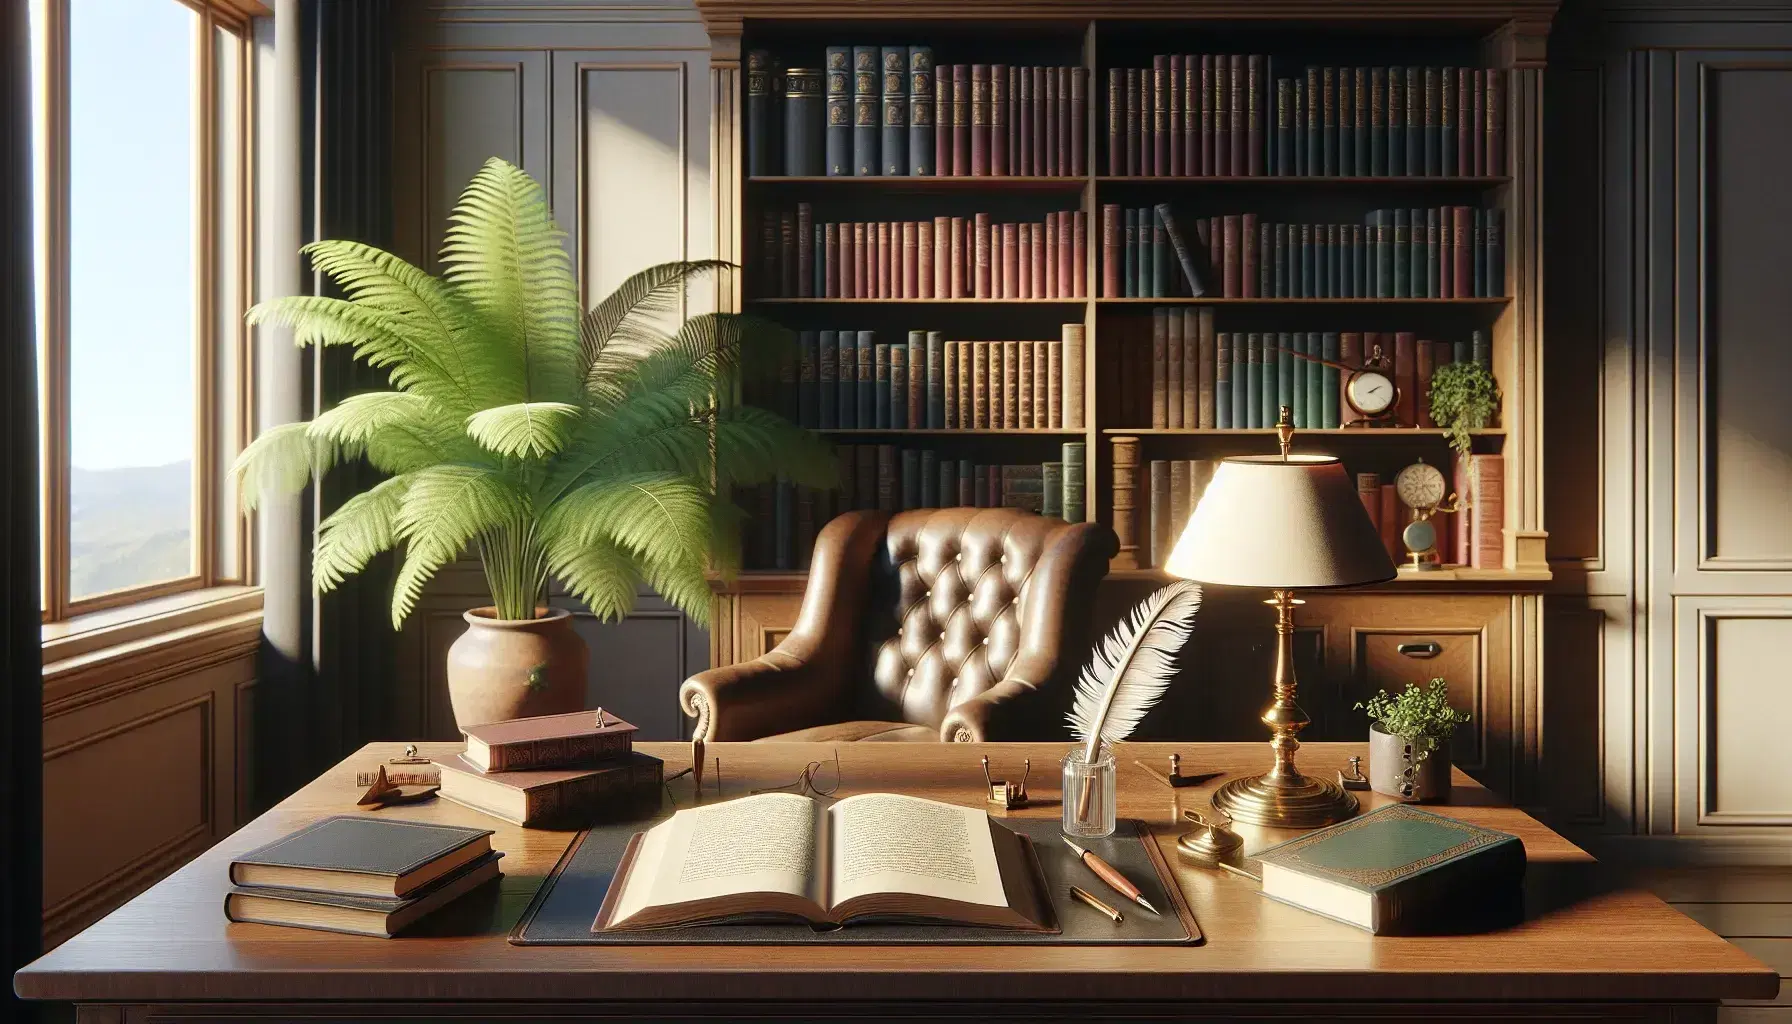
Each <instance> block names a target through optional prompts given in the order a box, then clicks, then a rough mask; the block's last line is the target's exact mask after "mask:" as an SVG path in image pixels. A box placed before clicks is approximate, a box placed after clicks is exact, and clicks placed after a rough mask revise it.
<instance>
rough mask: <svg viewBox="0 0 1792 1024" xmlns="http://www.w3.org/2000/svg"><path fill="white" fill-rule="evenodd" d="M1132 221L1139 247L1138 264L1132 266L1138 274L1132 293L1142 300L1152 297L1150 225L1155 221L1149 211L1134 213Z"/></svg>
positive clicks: (1142, 210)
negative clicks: (1136, 229)
mask: <svg viewBox="0 0 1792 1024" xmlns="http://www.w3.org/2000/svg"><path fill="white" fill-rule="evenodd" d="M1133 216H1134V220H1135V222H1136V223H1137V224H1138V235H1137V236H1136V238H1137V240H1138V246H1139V257H1138V262H1137V263H1136V264H1135V265H1134V266H1135V269H1136V270H1137V272H1138V275H1139V277H1138V280H1137V281H1136V282H1135V283H1134V285H1133V293H1134V294H1135V295H1137V296H1139V297H1140V298H1142V299H1148V298H1151V297H1152V291H1151V225H1152V223H1153V222H1154V221H1155V220H1156V219H1157V218H1156V217H1155V216H1154V215H1153V214H1152V212H1151V211H1150V210H1149V209H1140V210H1137V211H1135V212H1134V215H1133Z"/></svg>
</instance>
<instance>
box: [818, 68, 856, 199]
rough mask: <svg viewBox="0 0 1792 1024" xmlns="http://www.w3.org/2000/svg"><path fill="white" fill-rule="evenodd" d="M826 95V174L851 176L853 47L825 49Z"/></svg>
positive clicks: (824, 99) (824, 97)
mask: <svg viewBox="0 0 1792 1024" xmlns="http://www.w3.org/2000/svg"><path fill="white" fill-rule="evenodd" d="M826 64H827V66H826V69H825V70H826V76H827V77H826V79H825V81H824V89H825V95H824V96H823V102H824V104H825V107H826V114H827V127H826V128H825V129H824V131H825V133H826V135H827V139H826V153H825V156H826V161H827V173H828V175H829V176H830V177H836V178H838V177H845V176H849V175H851V174H852V47H850V46H830V47H828V49H827V58H826Z"/></svg>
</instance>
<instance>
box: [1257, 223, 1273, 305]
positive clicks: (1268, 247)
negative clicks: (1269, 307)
mask: <svg viewBox="0 0 1792 1024" xmlns="http://www.w3.org/2000/svg"><path fill="white" fill-rule="evenodd" d="M1275 245H1276V229H1275V225H1273V224H1259V225H1257V253H1256V256H1257V294H1256V296H1254V297H1255V298H1259V299H1266V298H1269V297H1270V296H1272V295H1274V294H1275V293H1276V292H1275V287H1276V268H1275V265H1274V263H1272V262H1271V259H1272V257H1274V255H1275Z"/></svg>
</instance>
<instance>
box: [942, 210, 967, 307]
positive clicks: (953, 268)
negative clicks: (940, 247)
mask: <svg viewBox="0 0 1792 1024" xmlns="http://www.w3.org/2000/svg"><path fill="white" fill-rule="evenodd" d="M950 223H951V226H950V228H949V230H948V231H947V234H948V236H949V237H948V239H947V246H948V255H947V260H946V264H947V267H948V271H947V278H948V290H947V295H946V297H947V298H952V299H962V298H964V297H965V296H967V295H969V294H970V292H969V291H968V290H967V288H966V285H967V284H968V283H969V281H968V278H969V277H970V276H971V275H969V274H967V273H966V271H967V270H968V269H969V268H968V267H967V265H966V264H967V260H966V256H967V255H969V254H967V253H966V252H965V251H964V236H965V223H964V218H963V217H953V218H952V220H951V222H950Z"/></svg>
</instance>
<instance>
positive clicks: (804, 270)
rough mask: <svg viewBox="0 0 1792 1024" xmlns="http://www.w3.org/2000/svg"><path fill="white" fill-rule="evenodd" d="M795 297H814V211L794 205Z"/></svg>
mask: <svg viewBox="0 0 1792 1024" xmlns="http://www.w3.org/2000/svg"><path fill="white" fill-rule="evenodd" d="M796 297H797V298H799V299H812V298H814V297H815V210H814V208H813V207H811V206H810V205H809V204H808V203H798V204H796Z"/></svg>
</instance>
